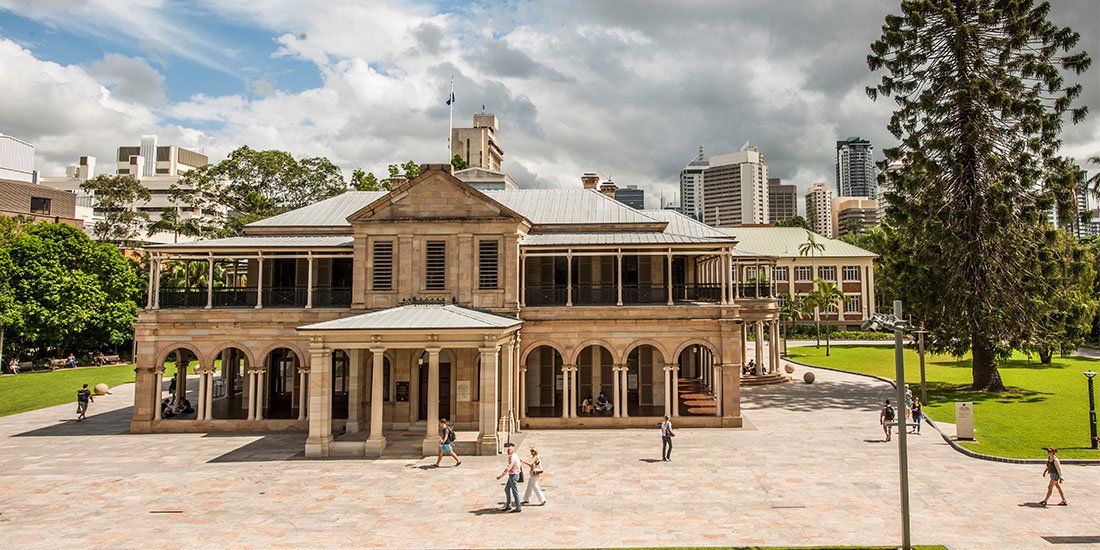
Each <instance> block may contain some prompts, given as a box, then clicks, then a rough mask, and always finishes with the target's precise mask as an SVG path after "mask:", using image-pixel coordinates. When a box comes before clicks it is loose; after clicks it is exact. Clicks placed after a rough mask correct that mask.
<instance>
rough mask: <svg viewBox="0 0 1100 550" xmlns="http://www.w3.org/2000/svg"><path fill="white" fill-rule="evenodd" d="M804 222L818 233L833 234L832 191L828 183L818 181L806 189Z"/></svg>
mask: <svg viewBox="0 0 1100 550" xmlns="http://www.w3.org/2000/svg"><path fill="white" fill-rule="evenodd" d="M806 223H808V224H810V229H811V230H812V231H813V232H814V233H817V234H819V235H825V236H832V235H833V191H832V189H829V184H827V183H824V182H818V183H815V184H813V185H811V186H810V189H809V190H808V191H806Z"/></svg>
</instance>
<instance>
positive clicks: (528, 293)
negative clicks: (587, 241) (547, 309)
mask: <svg viewBox="0 0 1100 550" xmlns="http://www.w3.org/2000/svg"><path fill="white" fill-rule="evenodd" d="M524 292H525V295H524V303H525V304H527V305H529V306H564V305H565V304H566V301H567V299H568V294H569V292H568V290H567V288H566V286H565V285H528V286H527V287H526V289H525V291H524Z"/></svg>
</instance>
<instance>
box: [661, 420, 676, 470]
mask: <svg viewBox="0 0 1100 550" xmlns="http://www.w3.org/2000/svg"><path fill="white" fill-rule="evenodd" d="M674 437H676V434H675V433H674V432H673V431H672V420H670V419H669V416H668V415H667V414H666V415H665V421H664V422H661V460H663V461H665V462H668V461H671V460H672V438H674Z"/></svg>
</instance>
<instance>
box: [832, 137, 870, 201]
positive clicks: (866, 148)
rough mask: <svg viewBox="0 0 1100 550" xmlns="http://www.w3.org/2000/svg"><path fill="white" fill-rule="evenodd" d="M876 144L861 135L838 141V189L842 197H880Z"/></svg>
mask: <svg viewBox="0 0 1100 550" xmlns="http://www.w3.org/2000/svg"><path fill="white" fill-rule="evenodd" d="M874 149H875V148H874V146H872V145H871V142H870V141H867V140H865V139H863V138H861V137H859V136H853V137H849V138H848V139H846V140H844V141H838V142H836V190H837V195H838V196H841V197H867V198H869V199H874V198H878V172H877V170H876V169H875V161H874V158H873V155H872V153H874Z"/></svg>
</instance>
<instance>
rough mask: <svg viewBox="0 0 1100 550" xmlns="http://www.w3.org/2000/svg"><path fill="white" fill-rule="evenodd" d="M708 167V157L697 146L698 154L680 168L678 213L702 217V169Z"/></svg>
mask: <svg viewBox="0 0 1100 550" xmlns="http://www.w3.org/2000/svg"><path fill="white" fill-rule="evenodd" d="M709 167H710V159H709V158H707V155H706V153H703V146H702V145H700V146H699V154H697V155H695V158H693V159H691V162H689V163H687V166H685V167H684V169H683V170H680V213H681V214H683V215H685V216H687V217H689V218H693V219H696V220H702V219H703V170H706V169H707V168H709Z"/></svg>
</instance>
